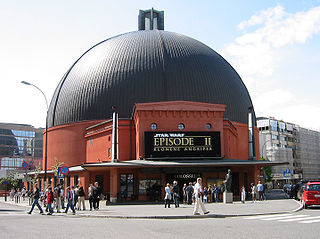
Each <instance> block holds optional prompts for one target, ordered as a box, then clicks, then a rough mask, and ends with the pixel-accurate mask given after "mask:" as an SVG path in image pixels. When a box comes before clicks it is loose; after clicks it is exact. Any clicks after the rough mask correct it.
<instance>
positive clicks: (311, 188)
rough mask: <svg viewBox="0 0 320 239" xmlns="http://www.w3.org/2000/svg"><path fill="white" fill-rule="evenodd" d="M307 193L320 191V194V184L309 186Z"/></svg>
mask: <svg viewBox="0 0 320 239" xmlns="http://www.w3.org/2000/svg"><path fill="white" fill-rule="evenodd" d="M307 191H319V192H320V184H311V185H309V186H308V188H307Z"/></svg>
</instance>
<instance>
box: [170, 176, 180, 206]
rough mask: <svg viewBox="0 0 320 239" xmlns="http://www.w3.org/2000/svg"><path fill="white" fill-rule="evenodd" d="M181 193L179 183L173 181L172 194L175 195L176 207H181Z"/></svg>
mask: <svg viewBox="0 0 320 239" xmlns="http://www.w3.org/2000/svg"><path fill="white" fill-rule="evenodd" d="M179 191H180V188H179V186H178V182H177V181H173V188H172V193H173V202H174V206H175V207H179V198H180V195H179Z"/></svg>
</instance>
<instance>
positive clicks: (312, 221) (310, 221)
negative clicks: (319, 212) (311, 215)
mask: <svg viewBox="0 0 320 239" xmlns="http://www.w3.org/2000/svg"><path fill="white" fill-rule="evenodd" d="M314 222H320V219H317V220H309V221H302V222H299V223H314Z"/></svg>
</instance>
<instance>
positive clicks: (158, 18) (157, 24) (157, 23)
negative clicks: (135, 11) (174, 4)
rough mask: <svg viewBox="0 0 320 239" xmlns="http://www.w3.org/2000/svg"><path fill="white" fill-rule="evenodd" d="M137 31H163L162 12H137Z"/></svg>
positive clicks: (150, 10)
mask: <svg viewBox="0 0 320 239" xmlns="http://www.w3.org/2000/svg"><path fill="white" fill-rule="evenodd" d="M138 24H139V30H155V29H157V30H164V11H157V10H154V9H153V8H151V9H149V10H139V16H138Z"/></svg>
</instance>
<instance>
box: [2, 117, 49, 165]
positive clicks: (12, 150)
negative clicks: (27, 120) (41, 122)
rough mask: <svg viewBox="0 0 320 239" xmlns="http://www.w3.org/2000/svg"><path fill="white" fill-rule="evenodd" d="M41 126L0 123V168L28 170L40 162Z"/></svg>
mask: <svg viewBox="0 0 320 239" xmlns="http://www.w3.org/2000/svg"><path fill="white" fill-rule="evenodd" d="M43 130H44V129H43V128H35V127H33V126H31V125H24V124H10V123H0V162H1V163H0V169H4V170H13V169H22V163H23V162H27V163H28V168H27V169H28V170H32V169H34V168H36V167H37V166H39V165H41V164H42V150H43V148H42V145H43Z"/></svg>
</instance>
